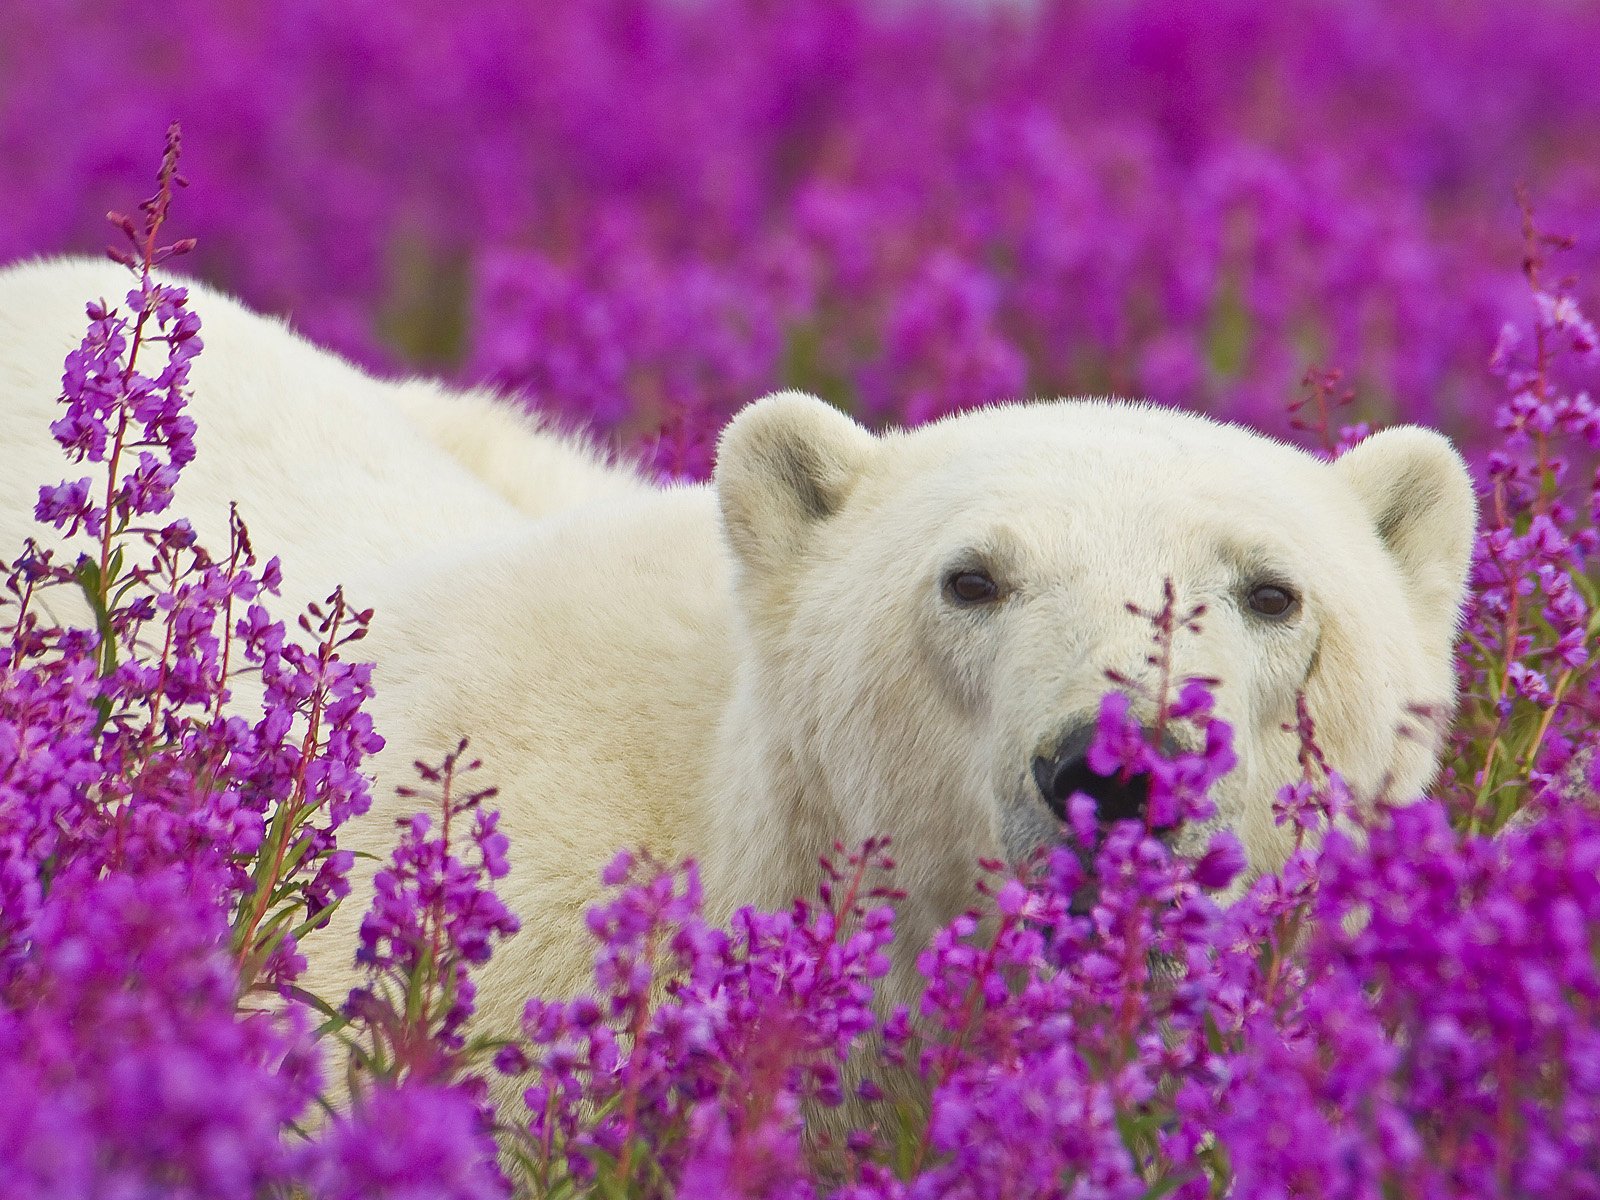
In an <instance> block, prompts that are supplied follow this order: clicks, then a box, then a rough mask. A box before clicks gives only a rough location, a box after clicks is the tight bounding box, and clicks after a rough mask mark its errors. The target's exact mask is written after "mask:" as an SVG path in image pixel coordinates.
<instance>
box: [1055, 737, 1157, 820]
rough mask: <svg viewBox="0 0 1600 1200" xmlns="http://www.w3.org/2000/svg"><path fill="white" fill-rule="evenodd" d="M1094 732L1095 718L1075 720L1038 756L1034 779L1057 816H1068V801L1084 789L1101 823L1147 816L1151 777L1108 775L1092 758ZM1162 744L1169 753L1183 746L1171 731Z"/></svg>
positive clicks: (1139, 818) (1064, 818) (1062, 817)
mask: <svg viewBox="0 0 1600 1200" xmlns="http://www.w3.org/2000/svg"><path fill="white" fill-rule="evenodd" d="M1094 732H1095V724H1094V722H1093V721H1083V722H1080V723H1078V724H1075V725H1073V726H1072V727H1071V728H1069V729H1068V730H1067V732H1066V733H1065V734H1064V735H1062V737H1061V738H1060V739H1059V740H1058V741H1057V742H1056V743H1055V746H1054V748H1053V749H1051V750H1050V751H1048V752H1047V753H1045V754H1041V755H1038V756H1036V757H1035V758H1034V760H1033V781H1034V783H1035V784H1036V785H1037V786H1038V788H1039V794H1040V796H1042V797H1043V798H1044V802H1045V804H1046V805H1047V806H1049V809H1050V811H1051V812H1052V813H1054V814H1055V815H1056V819H1057V820H1062V821H1064V820H1066V819H1067V801H1069V800H1071V799H1072V797H1073V796H1074V795H1076V794H1077V793H1080V792H1081V793H1083V794H1084V795H1085V796H1088V797H1089V798H1090V799H1092V800H1093V801H1094V802H1095V817H1096V820H1097V821H1098V822H1099V823H1100V824H1101V825H1110V824H1112V823H1114V822H1116V821H1142V820H1144V819H1145V810H1146V808H1147V807H1148V806H1149V803H1150V777H1149V776H1148V775H1145V774H1143V773H1140V774H1137V775H1132V776H1128V777H1126V778H1125V777H1123V776H1121V775H1111V776H1106V775H1101V774H1100V773H1099V772H1098V771H1096V770H1095V769H1094V767H1093V766H1091V765H1090V762H1089V747H1090V745H1092V744H1093V742H1094ZM1161 748H1162V752H1163V753H1164V754H1167V755H1169V756H1170V755H1172V754H1175V753H1177V751H1178V749H1179V747H1178V745H1177V743H1176V742H1174V741H1173V740H1172V737H1171V736H1170V735H1163V737H1162V747H1161Z"/></svg>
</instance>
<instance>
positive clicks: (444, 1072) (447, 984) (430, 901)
mask: <svg viewBox="0 0 1600 1200" xmlns="http://www.w3.org/2000/svg"><path fill="white" fill-rule="evenodd" d="M466 749H467V743H466V742H464V741H463V742H462V743H461V745H460V746H458V747H457V748H456V750H455V751H454V752H453V753H451V754H448V755H446V756H445V759H444V761H443V762H442V763H441V764H440V765H439V766H438V767H437V768H434V767H429V766H427V765H426V764H424V763H418V764H417V769H418V771H419V772H420V773H421V776H422V779H423V781H424V782H425V783H427V784H430V785H432V786H433V787H435V788H437V789H438V795H437V796H436V797H435V798H434V799H435V801H436V804H437V809H438V812H439V814H440V821H439V828H438V833H437V835H436V836H430V835H431V834H433V819H432V817H431V816H430V815H429V814H428V813H427V812H418V813H416V814H414V815H413V816H411V817H409V818H407V819H406V820H404V821H402V822H400V827H401V834H400V840H399V844H398V845H397V846H396V847H395V850H394V853H393V855H392V857H391V859H390V861H389V864H388V865H387V866H385V867H384V868H383V869H381V870H380V871H379V872H378V873H377V875H376V877H375V878H374V880H373V888H374V895H373V899H372V905H371V907H370V908H369V909H368V910H367V912H366V914H365V915H364V916H363V917H362V918H361V933H360V944H359V945H358V947H357V948H356V961H357V962H358V963H360V964H361V965H362V966H363V967H365V968H366V970H367V972H368V974H369V976H370V982H369V983H368V984H367V985H365V986H363V987H361V988H358V989H357V990H356V991H354V992H352V993H351V995H350V997H349V999H348V1001H347V1002H346V1004H345V1009H346V1011H347V1013H349V1015H350V1016H352V1017H353V1018H355V1020H356V1021H357V1022H358V1024H360V1025H364V1026H365V1027H366V1028H367V1030H368V1032H369V1033H370V1038H371V1045H370V1046H368V1047H366V1048H365V1049H364V1050H363V1052H362V1053H361V1054H360V1056H359V1057H360V1061H361V1065H362V1066H363V1067H364V1068H365V1069H366V1071H367V1072H368V1073H370V1074H372V1075H375V1076H377V1077H378V1078H385V1079H390V1080H399V1079H411V1078H417V1079H421V1080H424V1081H428V1082H437V1081H444V1080H449V1079H450V1078H451V1077H452V1076H453V1075H455V1074H456V1073H457V1072H458V1070H459V1069H460V1067H461V1066H462V1065H464V1055H463V1052H464V1051H465V1050H466V1049H467V1044H466V1038H465V1037H464V1035H463V1027H464V1026H465V1024H466V1021H467V1018H468V1017H470V1016H471V1015H472V1009H473V999H474V995H475V991H474V988H473V984H472V980H471V979H470V978H469V977H468V968H469V967H471V966H474V965H479V964H482V963H485V962H487V961H488V960H489V957H490V955H491V954H492V953H493V944H494V942H495V941H496V940H497V939H500V938H507V937H510V936H511V935H512V934H514V933H516V932H517V929H518V927H519V926H518V923H517V919H516V918H515V917H513V916H512V915H511V913H510V912H509V911H508V910H507V909H506V907H505V905H504V904H502V903H501V902H500V899H499V897H497V896H496V895H495V894H494V891H493V882H494V880H496V879H500V878H503V877H504V876H505V874H506V872H507V870H509V869H510V868H509V865H508V863H507V862H506V849H507V847H508V845H509V843H508V841H507V839H506V835H505V834H503V833H501V832H499V830H498V829H497V828H496V826H497V825H498V824H499V819H500V814H499V813H498V812H494V811H491V810H486V809H484V808H483V807H482V803H483V801H484V800H486V799H488V798H489V797H491V796H493V795H494V789H492V788H488V789H483V790H480V791H475V792H468V793H467V794H465V795H461V794H459V792H460V784H461V780H460V777H459V776H458V773H457V772H458V768H459V769H460V770H461V772H462V773H463V774H464V773H466V772H470V771H473V770H475V769H477V768H478V767H479V766H480V765H481V764H479V763H478V762H477V761H476V760H474V761H471V762H468V763H465V764H463V763H462V762H461V757H462V755H463V754H465V752H466ZM401 794H402V795H406V796H416V795H418V793H417V792H416V791H414V790H412V789H409V788H407V789H402V790H401ZM469 816H470V818H471V821H472V825H471V828H470V832H469V833H468V838H467V840H468V841H470V842H471V843H472V845H473V847H474V848H475V849H476V850H477V858H478V861H477V864H476V865H473V864H470V863H468V862H467V861H466V860H465V859H464V858H463V857H462V856H461V855H460V853H459V848H460V843H461V840H462V839H461V832H462V830H461V822H463V821H465V820H466V819H467V818H468V817H469ZM452 825H454V826H455V828H454V830H452V828H451V826H452ZM452 833H453V834H454V837H455V840H454V842H452Z"/></svg>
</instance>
